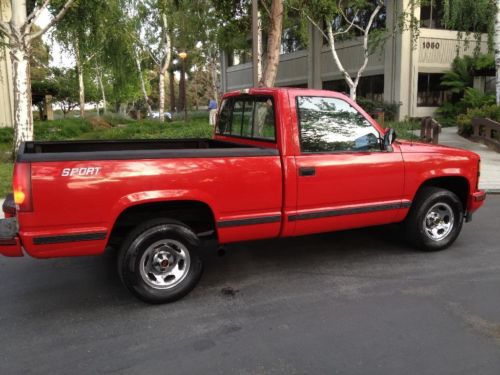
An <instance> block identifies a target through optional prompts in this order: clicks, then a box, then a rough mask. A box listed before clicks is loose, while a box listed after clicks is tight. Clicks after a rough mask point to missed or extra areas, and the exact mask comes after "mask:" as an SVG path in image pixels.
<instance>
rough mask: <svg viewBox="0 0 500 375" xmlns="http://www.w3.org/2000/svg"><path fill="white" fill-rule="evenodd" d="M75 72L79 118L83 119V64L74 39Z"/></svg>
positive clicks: (78, 47) (76, 41)
mask: <svg viewBox="0 0 500 375" xmlns="http://www.w3.org/2000/svg"><path fill="white" fill-rule="evenodd" d="M75 56H76V71H77V73H78V97H79V103H80V118H84V117H85V83H84V82H83V64H82V60H81V56H80V46H79V45H78V40H77V39H75Z"/></svg>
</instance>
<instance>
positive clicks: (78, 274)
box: [0, 195, 500, 375]
mask: <svg viewBox="0 0 500 375" xmlns="http://www.w3.org/2000/svg"><path fill="white" fill-rule="evenodd" d="M499 214H500V195H491V196H488V198H487V203H486V205H485V207H483V208H482V209H481V210H480V211H479V212H478V213H477V215H476V216H475V217H474V220H473V222H472V223H469V224H466V225H464V230H463V232H462V235H461V236H460V237H459V239H458V240H457V242H456V243H455V245H454V246H453V247H452V248H451V249H449V250H446V251H443V252H439V253H421V252H418V251H415V250H413V249H411V248H409V247H407V246H406V245H404V244H403V243H402V241H401V238H400V236H399V232H398V229H399V228H398V226H389V227H382V228H369V229H363V230H355V231H347V232H340V233H331V234H324V235H317V236H309V237H302V238H295V239H286V240H281V241H278V240H272V241H262V242H254V243H246V244H238V245H232V246H229V247H228V248H227V253H226V256H224V257H218V256H217V255H216V251H215V249H216V248H215V246H214V245H213V244H212V245H210V244H208V245H207V246H206V248H205V249H204V250H203V255H204V258H205V262H206V268H205V273H204V275H203V277H202V279H201V281H200V284H199V285H198V287H197V288H196V289H195V290H194V291H193V292H192V293H191V294H190V295H188V296H187V297H186V298H184V299H183V300H181V301H179V302H176V303H174V304H170V305H162V306H150V305H146V304H144V303H142V302H139V301H137V300H136V299H134V298H133V297H131V296H130V295H129V294H128V292H127V291H126V290H125V289H124V288H123V287H122V286H121V284H120V282H119V280H118V277H117V275H116V272H115V264H114V259H113V256H112V255H106V256H103V257H87V258H72V259H53V260H36V259H31V258H26V257H25V258H20V259H10V258H0V343H1V344H0V348H1V349H0V373H1V374H15V373H60V374H64V373H72V374H74V373H82V374H91V373H131V374H132V373H144V374H150V373H153V372H161V373H162V374H306V373H307V374H326V373H328V374H333V373H341V374H402V373H409V374H496V375H497V374H499V373H500V230H499V229H500V226H499V219H500V218H499Z"/></svg>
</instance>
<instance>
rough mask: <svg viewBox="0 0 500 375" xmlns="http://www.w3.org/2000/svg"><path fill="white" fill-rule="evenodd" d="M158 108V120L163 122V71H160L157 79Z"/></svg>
mask: <svg viewBox="0 0 500 375" xmlns="http://www.w3.org/2000/svg"><path fill="white" fill-rule="evenodd" d="M158 94H159V98H158V101H159V103H158V110H159V112H160V113H159V115H160V117H159V118H160V121H161V122H164V121H165V73H162V72H161V71H160V76H159V79H158Z"/></svg>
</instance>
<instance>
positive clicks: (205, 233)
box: [0, 89, 485, 303]
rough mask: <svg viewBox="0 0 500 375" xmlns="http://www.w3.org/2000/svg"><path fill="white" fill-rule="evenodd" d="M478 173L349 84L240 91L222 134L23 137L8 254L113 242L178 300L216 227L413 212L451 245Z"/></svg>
mask: <svg viewBox="0 0 500 375" xmlns="http://www.w3.org/2000/svg"><path fill="white" fill-rule="evenodd" d="M479 170H480V160H479V156H478V155H476V154H475V153H472V152H469V151H465V150H460V149H453V148H449V147H444V146H437V145H430V144H423V143H416V142H408V141H399V140H396V135H395V133H394V131H393V130H392V129H382V128H381V127H380V126H379V125H378V124H377V123H376V122H375V121H374V120H373V119H372V118H371V117H370V116H368V115H367V114H366V112H364V111H363V110H362V109H361V108H360V107H359V106H358V105H357V104H356V103H355V102H353V101H352V100H350V99H349V98H348V97H346V96H344V95H342V94H339V93H335V92H331V91H322V90H307V89H251V90H246V91H242V92H232V93H228V94H226V95H224V97H223V100H222V104H221V109H220V111H219V116H218V122H217V126H216V129H215V134H214V137H213V138H212V139H158V140H138V141H68V142H60V141H56V142H26V143H23V144H22V145H21V148H20V150H19V153H18V155H17V161H16V164H15V169H14V180H13V189H14V193H13V198H11V199H10V200H9V199H8V200H7V202H6V204H5V206H4V210H5V211H6V215H7V216H10V217H8V218H6V219H4V220H2V221H1V222H0V238H1V241H0V253H2V254H3V255H6V256H22V255H23V254H24V253H27V254H29V255H31V256H33V257H36V258H52V257H68V256H71V257H73V256H80V255H98V254H102V253H103V252H104V251H105V249H106V248H108V247H114V248H117V249H119V257H118V271H119V274H120V277H121V279H122V280H123V283H124V285H125V286H126V287H127V288H128V289H129V290H130V291H131V292H132V293H133V294H134V295H136V296H137V297H139V298H141V299H143V300H144V301H147V302H150V303H163V302H170V301H174V300H177V299H179V298H181V297H182V296H184V295H186V294H187V293H188V292H189V291H191V290H192V289H193V287H194V286H195V285H196V283H197V282H198V280H199V278H200V276H201V273H202V261H201V259H200V257H199V255H198V248H199V246H200V240H201V239H203V238H205V237H214V238H216V239H217V241H218V242H219V243H220V244H228V243H232V242H239V241H250V240H258V239H265V238H276V237H289V236H301V235H306V234H312V233H320V232H328V231H338V230H344V229H351V228H360V227H366V226H373V225H382V224H389V223H399V222H401V223H403V227H404V229H405V231H406V234H407V238H408V239H409V240H410V243H411V244H413V245H415V246H417V247H418V248H420V249H422V250H425V251H436V250H441V249H444V248H447V247H448V246H450V245H451V244H452V243H453V242H454V241H455V239H456V238H457V236H458V235H459V233H460V230H461V228H462V223H463V222H464V221H469V220H471V218H472V214H473V213H474V212H475V211H476V210H477V209H478V208H479V207H480V206H481V205H482V204H483V202H484V199H485V192H484V191H481V190H479V189H478V182H479ZM12 199H13V200H14V202H12ZM332 246H334V244H333V245H332ZM304 251H307V249H304Z"/></svg>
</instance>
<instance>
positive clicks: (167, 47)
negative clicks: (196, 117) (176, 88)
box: [158, 14, 172, 122]
mask: <svg viewBox="0 0 500 375" xmlns="http://www.w3.org/2000/svg"><path fill="white" fill-rule="evenodd" d="M162 21H163V51H164V56H163V60H162V63H161V66H160V71H159V74H160V77H159V82H158V93H159V95H160V98H159V101H160V103H159V105H158V107H159V111H160V122H165V74H166V73H167V69H168V66H169V64H170V57H171V54H172V51H171V43H170V35H169V33H168V24H167V16H166V15H164V14H163V15H162Z"/></svg>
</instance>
